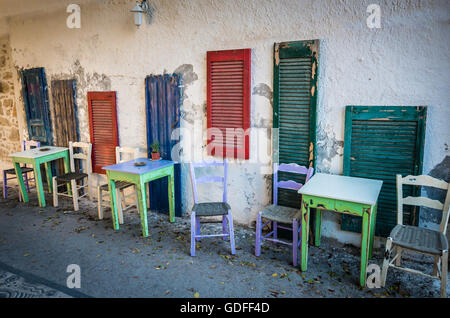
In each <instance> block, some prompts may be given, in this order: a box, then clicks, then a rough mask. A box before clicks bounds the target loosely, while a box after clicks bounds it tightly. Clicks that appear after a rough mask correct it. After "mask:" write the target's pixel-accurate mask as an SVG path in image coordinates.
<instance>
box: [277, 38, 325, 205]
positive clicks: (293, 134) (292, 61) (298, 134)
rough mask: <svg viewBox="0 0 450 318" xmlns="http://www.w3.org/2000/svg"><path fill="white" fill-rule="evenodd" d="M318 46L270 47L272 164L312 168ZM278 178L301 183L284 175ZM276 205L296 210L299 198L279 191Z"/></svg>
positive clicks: (304, 43) (301, 179) (302, 43)
mask: <svg viewBox="0 0 450 318" xmlns="http://www.w3.org/2000/svg"><path fill="white" fill-rule="evenodd" d="M318 47H319V41H318V40H312V41H295V42H283V43H275V45H274V85H273V86H274V87H273V89H274V94H273V96H274V98H273V128H274V135H273V138H274V139H273V150H274V151H273V160H274V162H279V163H296V164H299V165H301V166H306V167H314V168H315V157H316V149H315V147H316V133H315V132H316V101H317V69H318ZM277 128H278V129H277ZM279 179H283V180H287V179H291V180H294V181H296V182H301V183H303V182H304V176H299V175H297V174H293V173H287V172H280V174H279ZM278 203H279V204H280V205H285V206H290V207H294V208H299V207H300V196H299V195H298V194H297V193H295V192H294V191H289V190H285V189H280V190H279V193H278Z"/></svg>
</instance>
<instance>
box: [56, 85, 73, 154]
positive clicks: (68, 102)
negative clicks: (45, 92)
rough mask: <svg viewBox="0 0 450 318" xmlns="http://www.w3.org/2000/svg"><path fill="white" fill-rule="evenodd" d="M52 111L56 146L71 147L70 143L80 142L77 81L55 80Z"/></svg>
mask: <svg viewBox="0 0 450 318" xmlns="http://www.w3.org/2000/svg"><path fill="white" fill-rule="evenodd" d="M51 89H52V105H53V107H52V111H53V118H54V119H55V122H56V123H57V124H56V125H55V145H56V146H58V147H69V141H79V131H78V119H77V104H76V89H75V80H54V81H52V85H51Z"/></svg>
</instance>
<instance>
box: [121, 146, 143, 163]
mask: <svg viewBox="0 0 450 318" xmlns="http://www.w3.org/2000/svg"><path fill="white" fill-rule="evenodd" d="M138 156H139V148H131V147H116V163H121V162H125V161H129V160H132V159H137V158H138Z"/></svg>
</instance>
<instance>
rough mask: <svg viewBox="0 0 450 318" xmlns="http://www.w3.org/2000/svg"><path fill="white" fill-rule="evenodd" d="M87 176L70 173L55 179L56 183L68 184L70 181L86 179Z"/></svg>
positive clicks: (80, 173) (79, 173)
mask: <svg viewBox="0 0 450 318" xmlns="http://www.w3.org/2000/svg"><path fill="white" fill-rule="evenodd" d="M87 177H88V175H87V174H86V173H82V172H70V173H66V174H63V175H60V176H57V177H56V181H61V182H70V181H72V180H81V179H83V178H87Z"/></svg>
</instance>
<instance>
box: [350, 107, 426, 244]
mask: <svg viewBox="0 0 450 318" xmlns="http://www.w3.org/2000/svg"><path fill="white" fill-rule="evenodd" d="M426 115H427V108H426V107H424V106H347V107H346V109H345V141H344V175H347V176H353V177H362V178H370V179H377V180H383V186H382V188H381V192H380V196H379V197H378V209H377V219H376V227H375V235H377V236H384V237H386V236H387V235H389V233H390V232H391V230H392V229H393V227H394V226H395V225H396V224H397V190H396V180H395V176H396V175H397V174H401V175H402V176H403V177H405V176H407V175H420V174H422V161H423V150H424V136H425V121H426ZM417 191H419V189H418V188H413V187H412V186H410V187H404V188H403V195H404V196H405V197H406V196H409V195H417V194H418V193H417ZM418 220H419V211H418V209H417V208H415V207H413V206H404V207H403V223H404V224H412V225H417V224H418ZM341 228H342V229H343V230H346V231H353V232H361V218H360V217H354V216H351V215H345V214H344V215H342V225H341Z"/></svg>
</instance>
